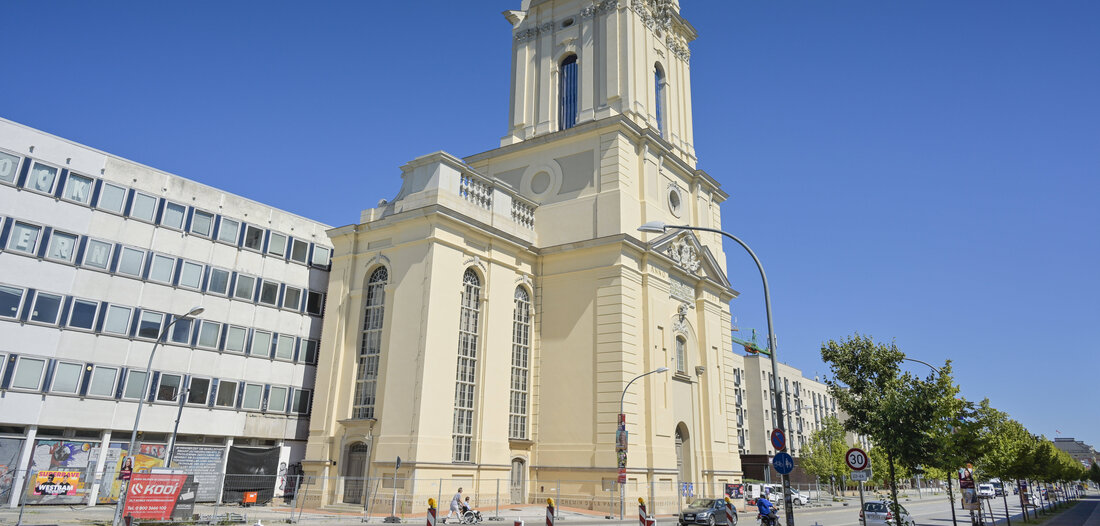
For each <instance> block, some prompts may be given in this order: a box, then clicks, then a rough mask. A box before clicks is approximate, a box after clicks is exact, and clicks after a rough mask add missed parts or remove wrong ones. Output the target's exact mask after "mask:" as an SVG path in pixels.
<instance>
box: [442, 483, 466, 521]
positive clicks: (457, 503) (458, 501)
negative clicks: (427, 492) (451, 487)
mask: <svg viewBox="0 0 1100 526" xmlns="http://www.w3.org/2000/svg"><path fill="white" fill-rule="evenodd" d="M456 513H457V514H458V520H459V521H461V520H462V488H458V493H455V496H454V498H453V499H451V512H450V513H448V514H447V518H446V519H445V520H444V521H443V522H449V521H450V520H451V517H452V516H454V514H456Z"/></svg>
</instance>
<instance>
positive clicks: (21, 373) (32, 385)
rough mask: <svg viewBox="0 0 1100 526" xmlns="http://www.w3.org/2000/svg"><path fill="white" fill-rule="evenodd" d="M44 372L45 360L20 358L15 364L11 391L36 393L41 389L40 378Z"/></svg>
mask: <svg viewBox="0 0 1100 526" xmlns="http://www.w3.org/2000/svg"><path fill="white" fill-rule="evenodd" d="M45 372H46V360H39V359H37V358H27V357H26V356H20V357H19V359H18V361H17V362H15V374H14V375H12V379H11V388H12V389H31V390H34V391H37V390H39V389H41V388H42V376H43V374H44V373H45Z"/></svg>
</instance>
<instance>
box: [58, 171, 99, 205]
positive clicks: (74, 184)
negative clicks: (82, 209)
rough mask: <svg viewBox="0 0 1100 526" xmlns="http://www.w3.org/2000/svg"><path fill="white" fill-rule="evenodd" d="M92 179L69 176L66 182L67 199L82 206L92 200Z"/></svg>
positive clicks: (75, 175)
mask: <svg viewBox="0 0 1100 526" xmlns="http://www.w3.org/2000/svg"><path fill="white" fill-rule="evenodd" d="M92 183H93V181H92V178H91V177H84V176H83V175H77V174H74V173H70V174H69V179H68V180H67V181H65V194H64V195H65V199H68V200H70V201H76V202H77V203H80V204H82V205H86V204H88V202H89V201H91V200H92Z"/></svg>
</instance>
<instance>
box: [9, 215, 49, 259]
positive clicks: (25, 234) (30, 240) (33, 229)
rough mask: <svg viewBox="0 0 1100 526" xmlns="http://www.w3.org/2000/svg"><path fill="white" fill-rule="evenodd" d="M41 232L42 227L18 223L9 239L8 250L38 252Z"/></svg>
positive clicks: (25, 252)
mask: <svg viewBox="0 0 1100 526" xmlns="http://www.w3.org/2000/svg"><path fill="white" fill-rule="evenodd" d="M41 232H42V228H41V227H38V226H35V225H28V224H26V223H16V224H15V226H13V227H12V229H11V237H10V238H9V239H8V250H14V251H16V252H22V253H24V254H31V255H34V254H35V253H37V252H38V236H39V234H40V233H41Z"/></svg>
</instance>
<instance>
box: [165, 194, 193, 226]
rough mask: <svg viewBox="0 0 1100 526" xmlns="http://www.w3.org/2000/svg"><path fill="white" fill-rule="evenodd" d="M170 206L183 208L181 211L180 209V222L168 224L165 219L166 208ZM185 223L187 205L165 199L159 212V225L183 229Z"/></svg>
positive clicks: (166, 214) (166, 215)
mask: <svg viewBox="0 0 1100 526" xmlns="http://www.w3.org/2000/svg"><path fill="white" fill-rule="evenodd" d="M172 206H178V207H180V208H182V209H183V210H182V211H180V224H179V225H175V224H169V223H168V222H166V219H167V218H168V209H169V208H170V207H172ZM186 225H187V205H181V204H179V203H173V202H172V201H169V200H167V199H165V200H164V209H163V210H161V212H160V226H163V227H166V228H171V229H172V230H179V231H183V227H184V226H186Z"/></svg>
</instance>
